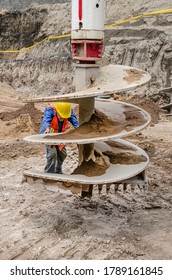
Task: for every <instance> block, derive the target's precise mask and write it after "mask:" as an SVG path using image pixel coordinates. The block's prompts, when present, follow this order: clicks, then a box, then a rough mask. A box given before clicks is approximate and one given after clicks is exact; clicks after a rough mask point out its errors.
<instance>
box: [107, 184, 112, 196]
mask: <svg viewBox="0 0 172 280" xmlns="http://www.w3.org/2000/svg"><path fill="white" fill-rule="evenodd" d="M110 186H111V184H106V193H107V194H108V193H109V191H110Z"/></svg>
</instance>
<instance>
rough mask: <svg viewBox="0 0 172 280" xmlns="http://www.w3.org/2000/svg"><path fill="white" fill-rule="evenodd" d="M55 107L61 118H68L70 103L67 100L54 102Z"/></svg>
mask: <svg viewBox="0 0 172 280" xmlns="http://www.w3.org/2000/svg"><path fill="white" fill-rule="evenodd" d="M55 108H56V111H57V113H59V115H60V116H61V117H62V118H63V119H68V118H70V116H71V104H70V103H67V102H56V103H55Z"/></svg>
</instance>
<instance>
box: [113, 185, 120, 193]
mask: <svg viewBox="0 0 172 280" xmlns="http://www.w3.org/2000/svg"><path fill="white" fill-rule="evenodd" d="M118 188H119V184H114V191H115V193H116V192H117V191H118Z"/></svg>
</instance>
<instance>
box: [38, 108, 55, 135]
mask: <svg viewBox="0 0 172 280" xmlns="http://www.w3.org/2000/svg"><path fill="white" fill-rule="evenodd" d="M53 117H54V110H53V108H51V107H49V108H46V109H45V110H44V116H43V119H42V123H41V128H40V132H39V133H44V131H45V130H46V129H47V128H49V127H50V123H51V121H52V119H53Z"/></svg>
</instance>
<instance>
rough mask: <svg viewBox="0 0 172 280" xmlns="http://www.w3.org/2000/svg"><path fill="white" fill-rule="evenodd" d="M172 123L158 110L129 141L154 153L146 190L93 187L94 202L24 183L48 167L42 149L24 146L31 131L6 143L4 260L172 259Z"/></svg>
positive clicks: (2, 146)
mask: <svg viewBox="0 0 172 280" xmlns="http://www.w3.org/2000/svg"><path fill="white" fill-rule="evenodd" d="M15 94H16V93H15ZM15 94H14V93H13V96H14V95H15ZM7 101H8V100H7ZM10 104H11V105H10V106H11V107H13V105H12V102H11V103H10ZM1 106H3V104H1ZM3 109H4V110H5V107H4V108H3ZM16 109H17V108H13V110H16ZM4 110H3V111H4ZM171 121H172V119H171V117H167V116H166V115H165V114H162V113H161V117H160V119H159V121H158V122H157V123H155V124H152V125H151V126H149V127H148V128H147V129H145V130H144V131H142V132H140V133H138V134H137V135H135V136H133V137H130V139H129V140H130V141H132V142H134V143H136V144H138V145H139V146H140V147H142V148H144V149H145V150H146V151H147V153H148V154H149V156H150V164H149V166H148V169H147V176H148V178H149V190H148V191H147V192H143V191H140V190H139V189H137V188H136V189H135V190H134V191H131V190H130V189H129V188H128V190H127V192H126V193H123V191H122V189H121V190H120V189H119V190H118V191H117V192H116V193H115V192H114V189H113V187H111V189H110V193H109V194H108V195H107V194H106V190H105V189H103V191H102V194H101V195H98V190H97V189H96V188H95V189H94V192H93V197H92V199H88V198H85V199H82V198H81V197H80V196H79V195H72V194H71V193H70V191H64V190H62V189H60V188H58V186H60V185H59V183H57V184H56V185H51V184H49V185H46V186H44V185H43V184H42V183H41V182H39V181H37V183H36V184H33V182H32V181H30V182H27V183H26V182H25V183H22V177H23V171H24V170H27V169H30V168H31V167H33V166H39V168H40V169H42V168H43V167H44V164H45V155H44V145H41V146H40V147H39V146H38V145H33V144H29V143H26V142H24V141H23V140H22V137H23V134H24V135H25V133H28V134H29V133H30V131H27V132H20V134H19V133H18V138H15V139H13V137H12V136H8V137H6V138H5V139H2V138H1V141H0V155H1V162H0V195H1V200H0V213H1V223H0V236H1V238H0V259H172V220H171V215H172V178H171V167H172V140H171V139H172V130H171ZM7 122H8V121H7ZM7 122H6V123H7ZM13 125H14V123H13ZM5 127H6V128H8V127H11V126H10V125H6V126H5ZM13 129H14V127H13ZM69 160H70V159H69ZM70 164H71V163H70V162H69V165H70Z"/></svg>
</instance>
